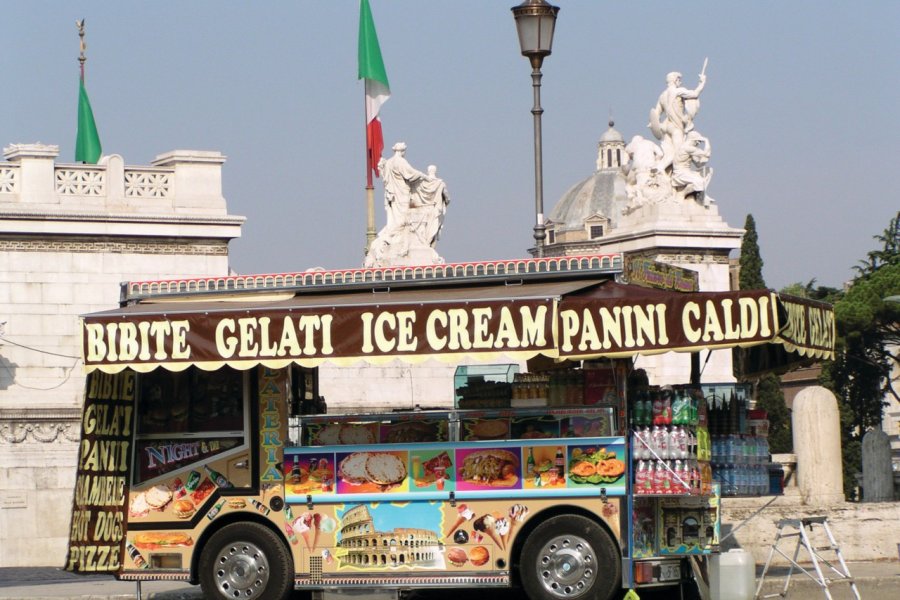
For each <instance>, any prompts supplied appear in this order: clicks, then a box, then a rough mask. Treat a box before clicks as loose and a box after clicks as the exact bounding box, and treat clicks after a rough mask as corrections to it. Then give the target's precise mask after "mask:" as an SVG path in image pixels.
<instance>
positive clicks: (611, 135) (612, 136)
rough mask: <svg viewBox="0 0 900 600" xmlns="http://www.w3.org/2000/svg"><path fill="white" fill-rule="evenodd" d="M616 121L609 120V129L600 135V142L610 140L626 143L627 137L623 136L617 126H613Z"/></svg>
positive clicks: (608, 141)
mask: <svg viewBox="0 0 900 600" xmlns="http://www.w3.org/2000/svg"><path fill="white" fill-rule="evenodd" d="M615 124H616V123H615V121H610V122H609V129H607V130H606V131H605V132H603V135H602V136H600V143H601V144H603V143H610V142H619V143H622V144H624V143H625V138H623V137H622V134H621V133H619V132H618V131H616V128H615V127H613V126H614V125H615Z"/></svg>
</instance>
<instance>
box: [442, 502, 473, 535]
mask: <svg viewBox="0 0 900 600" xmlns="http://www.w3.org/2000/svg"><path fill="white" fill-rule="evenodd" d="M456 510H457V511H458V512H459V516H458V517H457V519H456V522H455V523H454V524H453V526H452V527H451V528H450V531H448V532H447V535H445V536H444V537H447V538H449V537H450V536H452V535H453V532H454V531H456V530H457V529H459V526H460V525H462V524H463V523H465V522H466V521H468V520H469V519H471V518H472V517H474V516H475V513H473V512H472V511H471V509H469V507H468V506H466V505H465V504H460V505H459V506H457V507H456Z"/></svg>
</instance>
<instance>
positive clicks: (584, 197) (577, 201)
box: [549, 170, 625, 231]
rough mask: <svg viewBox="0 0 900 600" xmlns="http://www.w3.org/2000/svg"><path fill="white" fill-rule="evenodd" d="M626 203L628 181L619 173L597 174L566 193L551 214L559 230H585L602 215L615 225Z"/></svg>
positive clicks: (609, 171) (601, 172)
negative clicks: (593, 218) (626, 183)
mask: <svg viewBox="0 0 900 600" xmlns="http://www.w3.org/2000/svg"><path fill="white" fill-rule="evenodd" d="M624 202H625V181H624V179H623V177H622V175H621V174H620V173H619V171H617V170H616V171H613V170H602V171H597V172H595V173H594V174H593V175H591V176H590V177H588V178H587V179H584V180H582V181H580V182H578V183H576V184H575V185H573V186H572V187H571V188H569V190H568V191H567V192H566V193H565V194H563V196H562V198H560V200H559V202H557V203H556V205H555V206H554V207H553V210H552V211H551V212H550V217H549V219H550V221H551V222H552V223H553V226H554V227H555V228H556V229H557V230H559V231H565V230H580V229H584V226H585V222H586V221H587V220H588V219H589V218H590V217H594V216H597V215H602V216H604V217H606V218H608V219H609V220H610V221H611V224H613V225H614V224H615V223H616V222H617V221H618V217H619V213H620V212H621V208H620V207H621V206H622V205H623V204H624Z"/></svg>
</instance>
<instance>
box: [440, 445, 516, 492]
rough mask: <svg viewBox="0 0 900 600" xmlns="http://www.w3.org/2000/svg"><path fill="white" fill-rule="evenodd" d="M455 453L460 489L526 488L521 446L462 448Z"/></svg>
mask: <svg viewBox="0 0 900 600" xmlns="http://www.w3.org/2000/svg"><path fill="white" fill-rule="evenodd" d="M455 454H456V465H454V466H455V469H456V489H457V490H459V491H474V490H495V489H522V459H521V449H520V448H518V447H510V448H507V447H499V448H460V449H457V450H456V452H455Z"/></svg>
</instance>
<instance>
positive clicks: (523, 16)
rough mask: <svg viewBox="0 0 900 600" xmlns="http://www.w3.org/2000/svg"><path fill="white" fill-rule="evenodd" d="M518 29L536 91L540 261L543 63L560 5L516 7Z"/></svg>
mask: <svg viewBox="0 0 900 600" xmlns="http://www.w3.org/2000/svg"><path fill="white" fill-rule="evenodd" d="M511 10H512V12H513V16H514V17H515V19H516V30H517V31H518V32H519V47H520V48H521V49H522V56H524V57H526V58H527V59H528V60H529V61H530V62H531V85H532V87H533V88H534V108H532V109H531V114H532V115H534V211H535V224H534V249H535V255H536V256H537V257H538V258H542V257H543V256H544V238H546V237H547V233H546V231H545V229H546V228H545V227H544V173H543V170H544V168H543V162H542V151H541V114H542V113H543V112H544V111H543V109H541V64H542V63H543V62H544V57H545V56H549V55H550V51H551V49H552V47H553V29H554V27H555V26H556V14H557V13H558V12H559V7H558V6H552V5H550V4H548V3H547V2H545V0H524V2H522V4H520V5H518V6H514V7H513V8H512V9H511Z"/></svg>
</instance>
